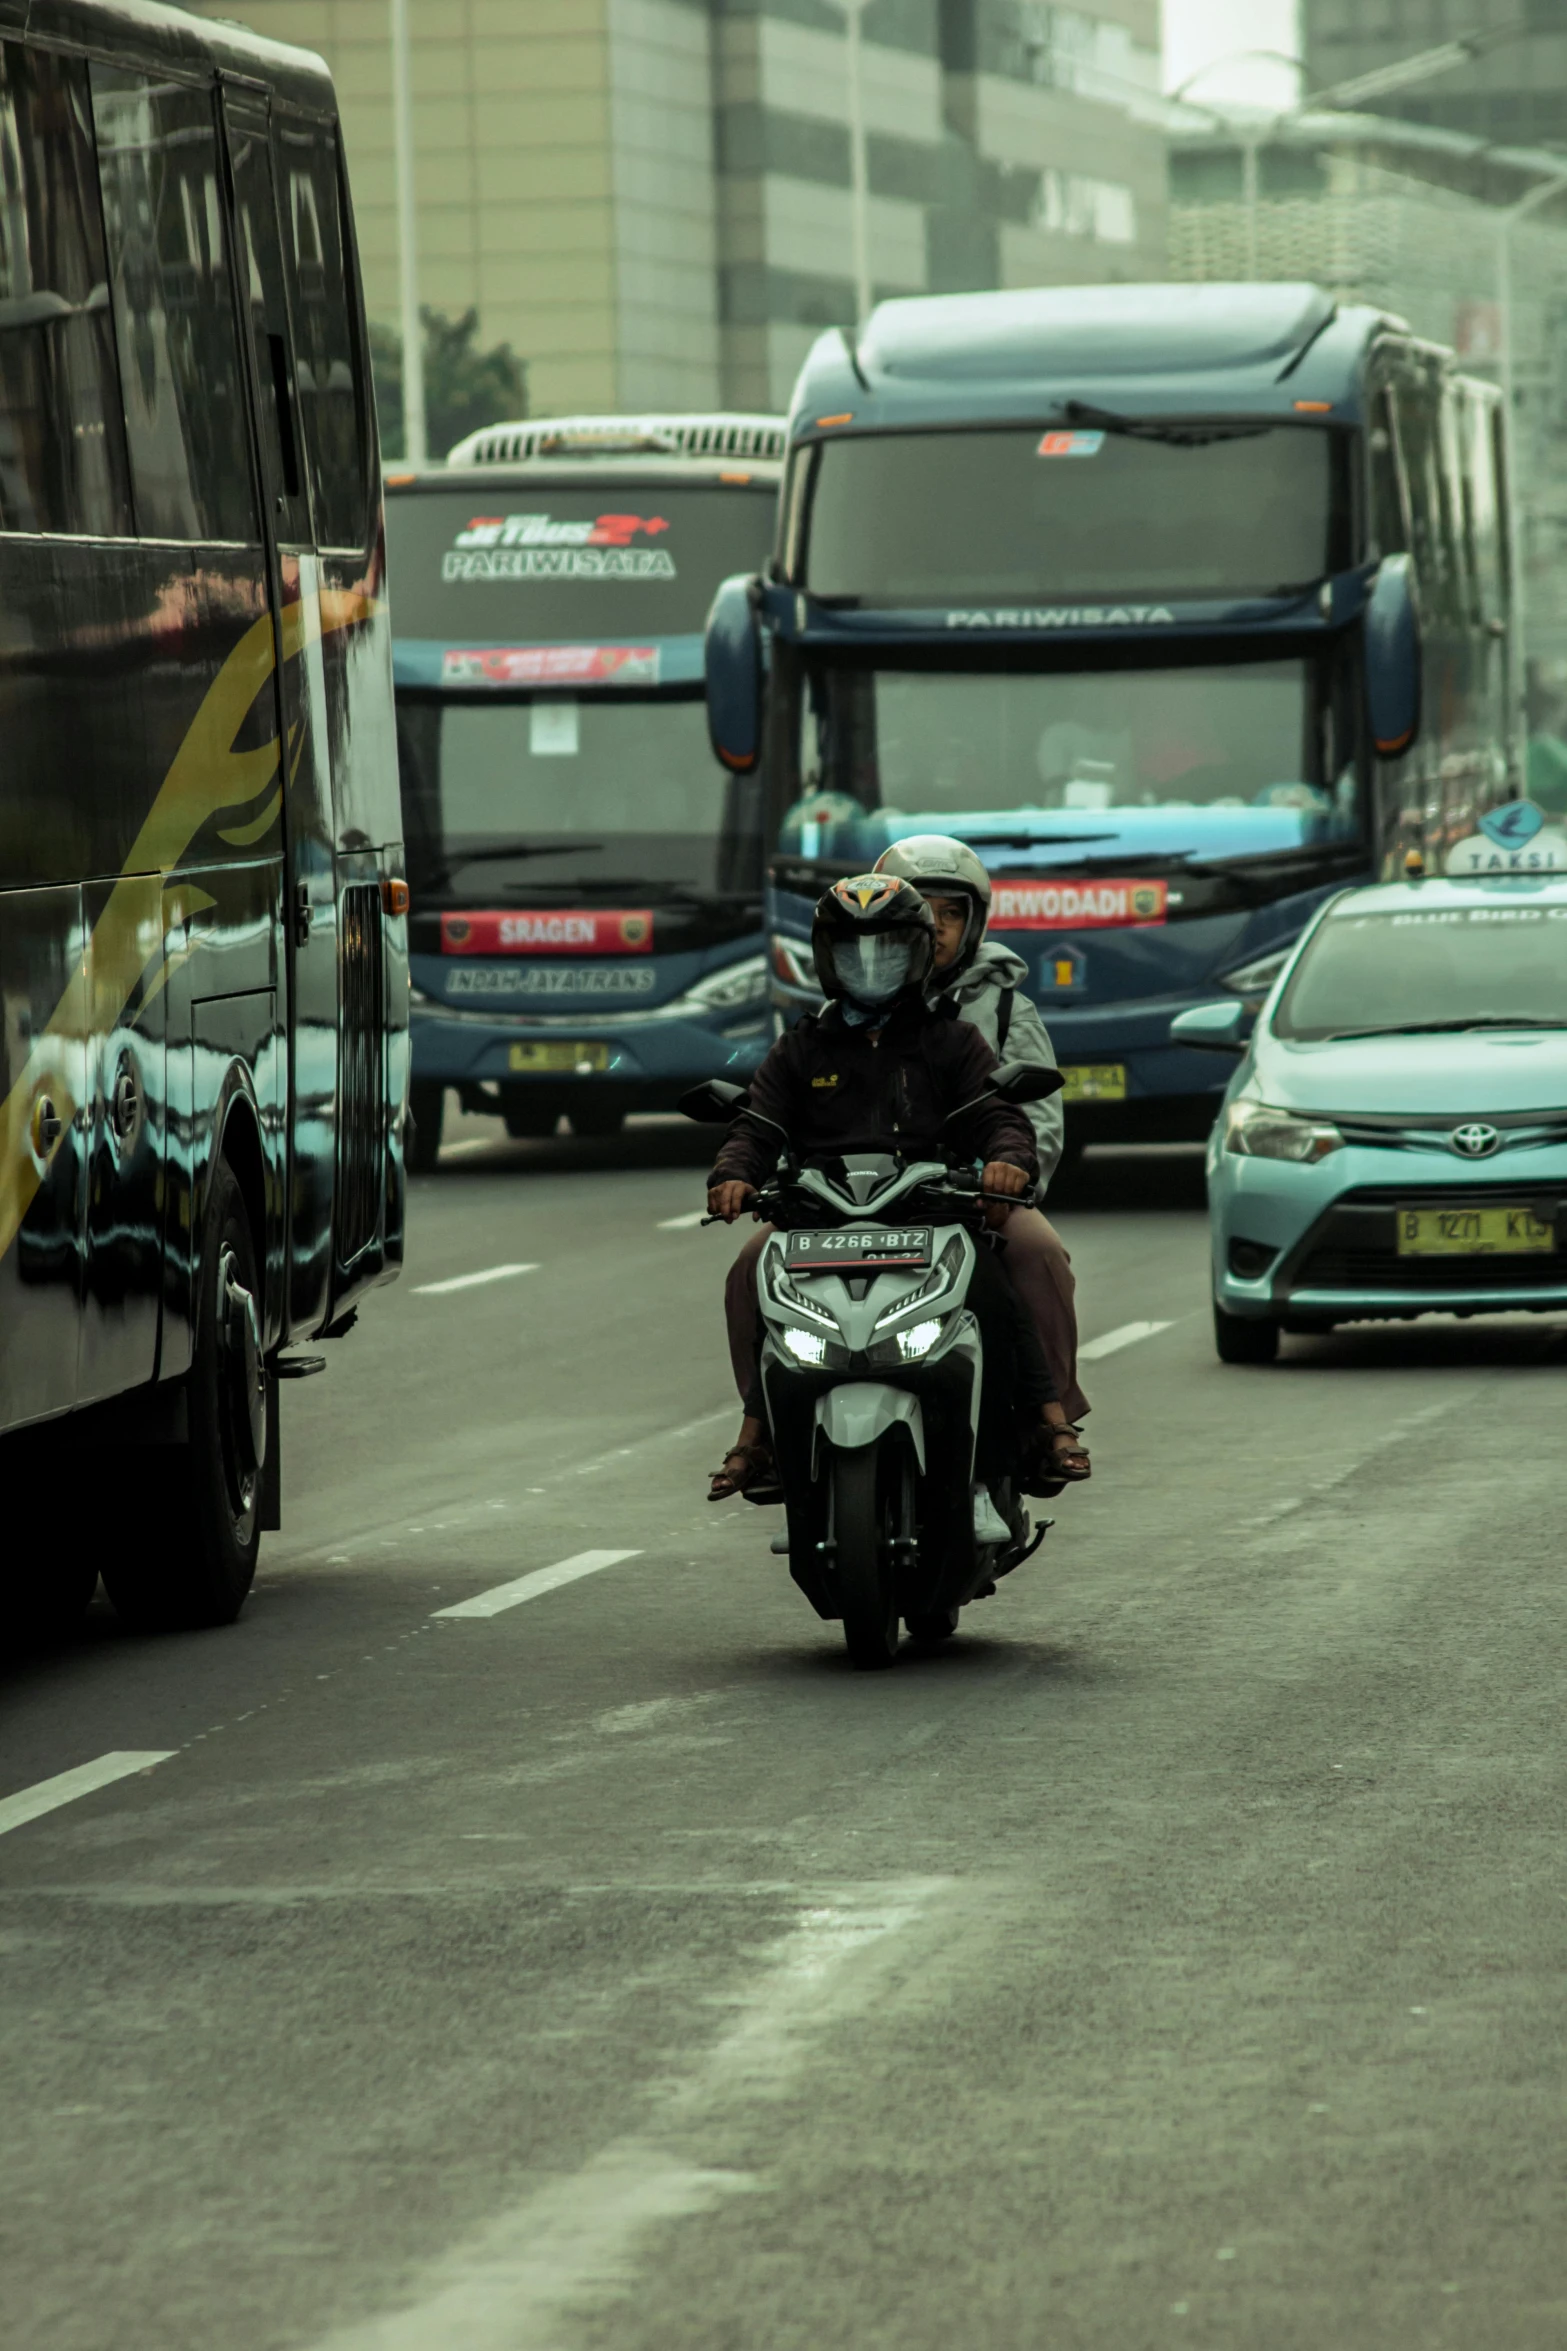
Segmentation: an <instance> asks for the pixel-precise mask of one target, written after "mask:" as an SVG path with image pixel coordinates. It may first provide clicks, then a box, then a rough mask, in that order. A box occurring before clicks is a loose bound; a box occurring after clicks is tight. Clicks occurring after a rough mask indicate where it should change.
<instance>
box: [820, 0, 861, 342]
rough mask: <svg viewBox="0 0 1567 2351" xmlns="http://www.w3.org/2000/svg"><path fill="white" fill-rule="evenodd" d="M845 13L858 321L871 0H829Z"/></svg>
mask: <svg viewBox="0 0 1567 2351" xmlns="http://www.w3.org/2000/svg"><path fill="white" fill-rule="evenodd" d="M830 4H831V6H832V7H834V8H836V9H837V10H838V11H839V13H840V14H841V16H842V17H843V30H844V49H845V54H844V61H843V78H844V94H845V97H846V98H847V100H848V112H849V212H850V235H851V238H852V240H853V251H854V308H855V319H856V324H857V325H859V326H863V325H864V324H865V321H866V320H867V319H868V318H869V317H870V314H871V238H870V179H869V174H868V172H867V169H866V162H865V86H864V82H863V80H862V77H861V47H860V19H861V17H862V16H863V15H864V14H865V11H866V9H867V7H868V6H869V5H870V0H830Z"/></svg>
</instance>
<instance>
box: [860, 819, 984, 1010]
mask: <svg viewBox="0 0 1567 2351" xmlns="http://www.w3.org/2000/svg"><path fill="white" fill-rule="evenodd" d="M876 871H877V872H878V873H895V874H897V875H898V876H899V877H900V879H901V880H903V881H906V882H912V883H913V884H914V887H915V889H916V890H918V891H919V892H920V894H921V896H922V897H926V898H966V899H967V900H968V902H969V918H968V924H967V927H966V928H965V930H964V933H963V944H962V946H961V947H960V948H959V949H958V952H957V956H956V958H955V960H954V961H953V962H952V963H951V964H950V965H949V966H948V968H947V969H946V970H945V971H944V972H942V973H941V975H940V978H939V980H938V982H937V985H938V986H945V985H947V984H948V983H949V982H951V981H952V980H955V979H956V978H957V976H958V974H959V973H960V972H964V971H967V969H968V967H969V965H970V964H971V963H972V962H973V960H974V958H975V956H976V955H977V954H978V953H979V943H980V940H981V939H982V938H983V937H984V935H985V925H986V923H987V922H989V920H990V876H989V874H988V873H987V872H986V871H985V868H984V866H983V864H982V863H981V862H980V860H979V858H977V857H976V856H975V854H974V852H973V850H972V849H971V848H970V847H969V845H968V843H967V842H966V841H955V840H954V839H953V837H952V835H951V834H950V833H910V834H909V835H908V837H907V838H906V839H905V840H902V841H894V842H893V844H892V847H891V848H890V849H884V850H883V851H882V853H881V855H880V856H879V857H878V858H877V860H876Z"/></svg>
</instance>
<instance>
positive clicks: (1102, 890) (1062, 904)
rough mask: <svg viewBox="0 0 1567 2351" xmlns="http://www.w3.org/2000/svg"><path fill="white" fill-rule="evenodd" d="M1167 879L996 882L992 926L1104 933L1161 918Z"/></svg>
mask: <svg viewBox="0 0 1567 2351" xmlns="http://www.w3.org/2000/svg"><path fill="white" fill-rule="evenodd" d="M1169 894H1170V892H1169V884H1168V883H1167V882H1137V881H1100V880H1097V879H1096V880H1094V881H1091V882H1061V881H1049V882H1033V881H1030V882H1021V881H1019V882H997V883H996V884H995V887H994V891H993V893H992V896H991V902H990V927H991V929H992V930H1001V931H1103V930H1114V929H1122V930H1125V929H1129V928H1131V927H1132V925H1134V924H1136V923H1153V922H1163V920H1164V917H1165V908H1166V905H1167V903H1168V899H1169Z"/></svg>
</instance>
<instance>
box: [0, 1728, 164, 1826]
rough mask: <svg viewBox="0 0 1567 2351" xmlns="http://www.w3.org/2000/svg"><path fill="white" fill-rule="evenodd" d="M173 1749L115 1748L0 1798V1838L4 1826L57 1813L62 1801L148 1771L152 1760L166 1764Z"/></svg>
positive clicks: (20, 1823) (71, 1802)
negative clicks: (50, 1777)
mask: <svg viewBox="0 0 1567 2351" xmlns="http://www.w3.org/2000/svg"><path fill="white" fill-rule="evenodd" d="M177 1752H178V1750H177V1749H176V1748H173V1747H146V1748H142V1747H116V1748H114V1749H113V1750H112V1751H111V1752H110V1753H109V1754H107V1755H99V1756H97V1757H95V1758H94V1760H93V1761H92V1762H91V1763H79V1764H77V1766H76V1768H75V1770H74V1771H61V1772H56V1774H55V1776H54V1778H53V1779H52V1780H39V1781H38V1782H37V1783H36V1784H35V1785H34V1786H33V1787H31V1788H19V1789H18V1790H17V1792H16V1794H15V1795H14V1796H6V1797H4V1798H0V1837H3V1836H4V1835H5V1833H6V1831H7V1829H19V1828H21V1827H22V1826H23V1824H24V1823H25V1822H27V1821H30V1820H39V1819H41V1818H42V1817H43V1815H44V1814H45V1813H46V1812H57V1811H58V1810H59V1808H60V1806H61V1805H62V1804H74V1803H75V1801H76V1799H77V1797H78V1796H91V1795H92V1794H93V1793H94V1791H95V1790H96V1789H98V1788H109V1787H112V1786H113V1785H114V1782H115V1781H116V1780H124V1779H129V1778H130V1776H131V1773H132V1772H136V1771H150V1770H151V1768H152V1766H153V1765H154V1764H155V1763H167V1762H168V1760H169V1758H170V1756H171V1755H174V1754H176V1753H177Z"/></svg>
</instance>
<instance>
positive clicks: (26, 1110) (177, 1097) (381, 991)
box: [0, 0, 407, 1636]
mask: <svg viewBox="0 0 1567 2351" xmlns="http://www.w3.org/2000/svg"><path fill="white" fill-rule="evenodd" d="M22 16H23V18H24V19H27V21H29V23H30V24H31V25H32V26H34V27H36V28H37V31H36V33H34V32H32V31H30V32H29V33H28V35H27V37H26V38H17V37H13V36H11V35H9V34H6V35H0V150H3V152H4V156H5V182H6V214H5V219H6V226H5V233H4V236H3V238H0V313H3V317H0V324H3V326H4V337H3V342H4V349H3V352H0V379H3V380H0V582H3V596H0V608H3V619H0V637H3V646H4V659H3V662H0V740H3V742H4V745H5V787H4V792H3V795H0V1006H3V1011H4V1021H3V1025H0V1432H10V1433H9V1434H5V1435H0V1462H3V1467H4V1474H5V1534H4V1538H3V1541H0V1558H3V1568H0V1593H3V1622H0V1636H3V1635H4V1634H5V1633H14V1632H15V1631H16V1629H17V1628H18V1626H19V1625H21V1626H23V1627H25V1628H27V1629H33V1630H36V1629H38V1628H39V1627H40V1626H58V1625H60V1624H62V1623H65V1622H68V1621H69V1619H70V1618H71V1617H72V1616H73V1615H75V1614H78V1613H80V1611H81V1610H82V1609H83V1608H85V1606H86V1605H87V1602H88V1601H89V1600H90V1599H91V1597H92V1594H93V1591H94V1589H95V1586H96V1583H97V1579H98V1576H99V1573H100V1571H101V1573H102V1576H103V1580H104V1583H105V1585H106V1586H107V1588H108V1590H109V1593H110V1595H111V1597H112V1598H113V1600H114V1602H115V1604H116V1606H117V1607H118V1609H119V1610H120V1612H121V1614H122V1615H124V1616H127V1617H130V1618H132V1619H133V1620H135V1621H138V1622H141V1623H147V1624H157V1623H173V1622H183V1623H190V1622H198V1623H215V1622H219V1621H223V1620H226V1619H228V1618H231V1617H233V1616H234V1615H235V1614H236V1613H237V1612H238V1610H239V1608H240V1606H241V1604H242V1602H243V1600H244V1597H245V1594H246V1592H247V1590H248V1589H249V1586H250V1581H251V1578H252V1576H253V1574H254V1571H255V1565H256V1557H257V1549H258V1545H259V1539H260V1535H261V1532H262V1530H263V1529H264V1528H266V1527H269V1526H276V1525H277V1524H278V1523H279V1508H280V1493H281V1487H280V1461H279V1437H278V1415H277V1382H278V1378H279V1376H280V1374H282V1373H286V1372H288V1371H294V1372H302V1371H305V1370H309V1369H314V1368H317V1367H318V1366H319V1364H320V1363H321V1362H322V1360H323V1359H322V1358H305V1359H301V1358H298V1357H294V1358H288V1357H285V1356H284V1354H283V1350H284V1348H285V1347H287V1346H288V1345H289V1344H290V1342H292V1341H296V1340H301V1339H310V1338H319V1337H333V1336H336V1335H338V1334H339V1333H341V1332H343V1331H346V1329H347V1328H348V1326H349V1324H350V1323H351V1322H352V1320H353V1318H354V1313H355V1310H356V1305H357V1302H358V1300H359V1299H360V1298H361V1297H362V1296H363V1295H364V1293H365V1292H366V1290H367V1289H368V1288H369V1287H370V1286H371V1285H372V1284H374V1283H376V1282H379V1281H383V1280H385V1279H387V1278H389V1277H390V1276H391V1275H392V1274H393V1273H394V1272H395V1271H396V1269H397V1267H398V1265H399V1264H400V1262H401V1259H402V1250H403V1195H404V1185H403V1173H402V1158H401V1124H402V1106H403V1099H404V1091H405V1086H406V1080H407V1070H406V1029H407V981H406V964H405V940H404V923H403V910H404V907H405V905H406V899H407V888H406V883H405V882H404V880H403V875H402V848H401V823H400V815H399V809H398V804H397V791H396V768H395V758H394V745H393V710H392V680H391V658H390V633H389V627H388V623H387V618H386V608H385V600H384V594H383V586H382V569H383V552H382V543H381V491H380V472H379V467H378V464H377V460H376V437H375V419H374V413H373V408H372V404H371V399H370V391H369V384H368V378H367V373H366V369H365V365H364V356H365V336H364V320H363V311H362V306H361V303H360V296H359V277H358V267H357V262H356V257H355V251H354V238H353V227H352V220H351V216H350V212H349V207H348V192H347V186H346V183H345V181H344V177H343V168H342V157H341V153H340V150H339V145H338V137H337V127H336V102H335V99H334V96H333V91H332V85H331V83H330V81H329V80H328V78H327V76H326V73H325V70H324V68H323V67H322V65H321V63H320V60H319V59H317V58H314V57H311V56H308V55H306V54H305V53H304V52H302V51H293V50H289V49H286V48H283V47H281V46H279V45H278V44H277V43H275V42H263V41H257V40H255V39H253V38H252V37H251V36H250V35H249V34H247V33H246V32H244V31H243V29H241V28H237V27H232V26H229V25H224V24H217V23H211V22H205V21H203V20H202V19H200V18H198V17H194V16H189V15H186V14H185V13H183V12H182V11H179V10H175V9H171V8H164V7H154V6H144V5H141V4H140V0H113V4H112V5H110V4H108V0H105V4H104V5H102V6H98V5H94V0H75V4H74V5H73V6H72V7H71V8H70V9H69V10H64V9H59V10H50V9H44V8H35V9H33V10H32V11H31V12H30V15H29V12H28V11H26V10H23V11H22ZM52 34H53V35H54V36H56V37H57V38H58V40H59V41H60V43H61V44H62V46H60V47H54V46H51V35H52Z"/></svg>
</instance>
